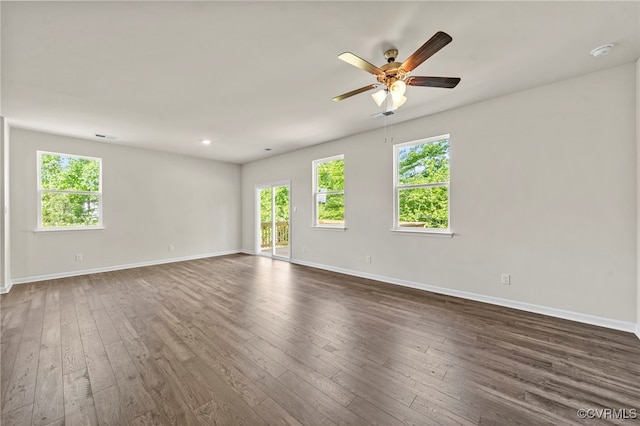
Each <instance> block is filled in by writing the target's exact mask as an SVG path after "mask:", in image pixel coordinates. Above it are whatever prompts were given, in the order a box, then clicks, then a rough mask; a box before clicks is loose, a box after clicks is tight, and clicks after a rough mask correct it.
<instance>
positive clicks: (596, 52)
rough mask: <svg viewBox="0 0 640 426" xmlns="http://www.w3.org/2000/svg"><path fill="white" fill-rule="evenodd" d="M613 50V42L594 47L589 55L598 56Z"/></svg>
mask: <svg viewBox="0 0 640 426" xmlns="http://www.w3.org/2000/svg"><path fill="white" fill-rule="evenodd" d="M612 50H613V43H609V44H605V45H604V46H600V47H596V48H595V49H593V50H592V51H591V56H593V57H594V58H599V57H601V56H605V55H608V54H609V52H611V51H612Z"/></svg>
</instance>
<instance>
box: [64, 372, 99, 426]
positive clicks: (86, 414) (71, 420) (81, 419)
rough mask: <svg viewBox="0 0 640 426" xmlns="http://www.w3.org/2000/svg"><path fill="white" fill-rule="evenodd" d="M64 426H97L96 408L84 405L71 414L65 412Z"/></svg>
mask: <svg viewBox="0 0 640 426" xmlns="http://www.w3.org/2000/svg"><path fill="white" fill-rule="evenodd" d="M71 374H73V373H71ZM64 426H98V416H97V415H96V407H94V406H93V405H85V406H82V407H78V409H77V410H76V411H73V412H71V413H66V412H65V416H64Z"/></svg>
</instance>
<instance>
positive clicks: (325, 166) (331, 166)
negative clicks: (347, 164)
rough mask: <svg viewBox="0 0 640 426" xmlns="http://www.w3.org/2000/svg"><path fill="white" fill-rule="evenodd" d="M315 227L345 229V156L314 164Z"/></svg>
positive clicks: (317, 161)
mask: <svg viewBox="0 0 640 426" xmlns="http://www.w3.org/2000/svg"><path fill="white" fill-rule="evenodd" d="M313 207H314V208H313V209H314V225H315V226H326V227H339V228H341V227H344V155H337V156H335V157H329V158H323V159H321V160H315V161H314V162H313Z"/></svg>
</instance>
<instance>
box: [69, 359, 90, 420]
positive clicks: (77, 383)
mask: <svg viewBox="0 0 640 426" xmlns="http://www.w3.org/2000/svg"><path fill="white" fill-rule="evenodd" d="M63 381H64V414H65V418H67V419H68V418H69V416H70V415H71V414H72V413H74V412H76V411H80V409H81V408H83V407H86V406H89V405H91V406H93V405H94V400H93V391H92V390H91V382H90V381H89V373H88V372H87V370H86V369H84V370H78V371H74V372H72V373H69V374H66V375H65V376H64V377H63ZM79 418H92V416H91V413H90V412H84V413H81V416H80V417H79ZM76 421H77V420H76Z"/></svg>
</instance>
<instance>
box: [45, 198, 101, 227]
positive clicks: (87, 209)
mask: <svg viewBox="0 0 640 426" xmlns="http://www.w3.org/2000/svg"><path fill="white" fill-rule="evenodd" d="M99 206H100V196H99V195H86V194H68V193H55V192H46V193H43V194H42V227H43V228H47V227H64V226H86V225H98V224H99V212H100V209H99Z"/></svg>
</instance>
